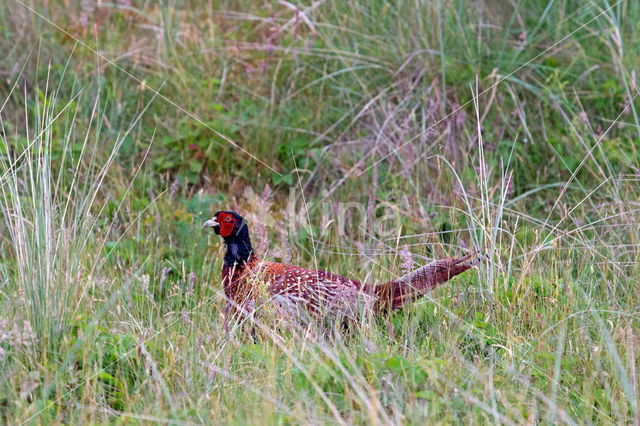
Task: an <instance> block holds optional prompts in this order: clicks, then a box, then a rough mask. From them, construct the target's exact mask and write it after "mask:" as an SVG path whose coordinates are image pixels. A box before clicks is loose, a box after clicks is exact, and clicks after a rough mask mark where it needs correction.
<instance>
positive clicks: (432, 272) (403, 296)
mask: <svg viewBox="0 0 640 426" xmlns="http://www.w3.org/2000/svg"><path fill="white" fill-rule="evenodd" d="M480 260H481V259H480V258H479V257H478V256H477V254H475V253H474V254H468V255H466V256H463V257H447V258H444V259H438V260H435V261H433V262H431V263H429V264H428V265H425V266H423V267H421V268H418V269H416V270H415V271H413V272H409V273H408V274H406V275H403V276H401V277H400V278H397V279H395V280H392V281H389V282H388V283H385V284H382V285H366V292H367V293H369V294H372V295H374V296H376V300H377V302H376V308H377V310H378V311H388V310H395V309H399V308H402V307H403V306H405V305H406V304H407V303H410V302H412V301H414V300H416V299H419V298H420V297H422V296H423V295H424V294H425V293H427V292H429V291H430V290H433V289H434V288H435V287H437V286H438V285H439V284H442V283H445V282H447V281H449V280H450V279H451V278H453V277H455V276H456V275H459V274H461V273H463V272H464V271H466V270H467V269H470V268H472V267H474V266H475V265H477V264H478V263H479V262H480Z"/></svg>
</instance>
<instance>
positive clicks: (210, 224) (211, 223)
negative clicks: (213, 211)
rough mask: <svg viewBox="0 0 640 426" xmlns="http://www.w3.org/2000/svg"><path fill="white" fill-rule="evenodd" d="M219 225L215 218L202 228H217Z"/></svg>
mask: <svg viewBox="0 0 640 426" xmlns="http://www.w3.org/2000/svg"><path fill="white" fill-rule="evenodd" d="M218 225H219V223H218V221H217V220H216V219H215V218H213V219H209V220H207V221H206V222H205V223H203V224H202V227H203V228H215V227H216V226H218Z"/></svg>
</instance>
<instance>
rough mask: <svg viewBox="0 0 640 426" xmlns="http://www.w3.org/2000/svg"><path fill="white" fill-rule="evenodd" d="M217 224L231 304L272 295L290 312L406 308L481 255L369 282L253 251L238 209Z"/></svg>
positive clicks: (248, 306) (246, 304) (350, 313)
mask: <svg viewBox="0 0 640 426" xmlns="http://www.w3.org/2000/svg"><path fill="white" fill-rule="evenodd" d="M207 227H210V228H213V230H214V232H215V233H216V234H218V235H220V236H222V238H224V242H225V243H226V246H227V252H226V254H225V256H224V265H223V267H222V284H223V287H224V292H225V295H226V297H227V309H232V310H233V311H234V312H236V313H240V314H243V315H246V314H251V313H253V311H254V309H255V307H256V301H258V300H259V299H260V298H261V297H263V296H267V298H270V299H271V300H273V302H275V304H276V306H277V307H278V308H280V309H281V310H282V311H283V312H284V313H286V314H287V315H295V314H300V313H301V312H302V313H304V314H305V315H306V314H309V315H310V316H312V317H316V318H325V317H327V316H331V317H335V316H336V315H337V316H342V317H343V318H345V317H351V318H354V317H357V315H358V314H359V313H362V312H366V311H371V312H373V313H380V312H384V311H388V310H394V309H398V308H401V307H402V306H404V305H406V304H407V303H408V302H410V301H413V300H415V299H417V298H419V297H421V296H422V295H424V294H425V293H426V292H428V291H429V290H431V289H433V288H435V287H436V286H437V285H438V284H441V283H444V282H446V281H448V280H449V279H450V278H452V277H454V276H456V275H458V274H461V273H462V272H464V271H466V270H467V269H469V268H471V267H473V266H474V265H476V264H477V263H478V261H479V258H478V257H477V256H475V255H466V256H463V257H459V258H444V259H439V260H436V261H434V262H431V263H429V264H428V265H425V266H423V267H421V268H418V269H417V270H415V271H413V272H410V273H408V274H406V275H403V276H401V277H400V278H397V279H395V280H392V281H389V282H387V283H385V284H379V285H374V284H367V283H361V282H359V281H356V280H352V279H348V278H345V277H342V276H340V275H336V274H332V273H329V272H325V271H316V270H311V269H305V268H300V267H297V266H292V265H285V264H282V263H276V262H270V261H265V260H260V259H259V258H258V257H257V256H256V254H255V253H254V252H253V248H252V246H251V240H250V238H249V229H248V225H247V222H246V221H245V220H244V219H243V218H242V217H241V216H240V215H238V214H237V213H236V212H233V211H219V212H217V213H216V214H215V215H214V216H213V218H212V219H210V220H207V221H206V222H205V223H204V224H203V228H207Z"/></svg>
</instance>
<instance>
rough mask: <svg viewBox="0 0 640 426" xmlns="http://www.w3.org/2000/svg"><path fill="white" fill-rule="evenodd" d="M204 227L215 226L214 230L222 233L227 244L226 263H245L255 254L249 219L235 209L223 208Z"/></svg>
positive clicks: (219, 233)
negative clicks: (250, 236)
mask: <svg viewBox="0 0 640 426" xmlns="http://www.w3.org/2000/svg"><path fill="white" fill-rule="evenodd" d="M202 227H203V228H213V232H215V233H216V234H218V235H220V236H221V237H222V238H223V239H224V242H225V244H226V245H227V253H226V254H225V256H224V261H225V263H226V264H229V265H233V264H236V263H243V262H246V261H248V260H249V258H250V257H251V256H253V255H254V253H253V247H252V246H251V239H250V238H249V226H248V224H247V221H246V220H245V219H244V218H243V217H242V216H240V215H239V214H238V213H236V212H234V211H227V210H222V211H219V212H217V213H216V214H214V215H213V217H212V218H211V219H209V220H207V221H206V222H205V223H203V224H202Z"/></svg>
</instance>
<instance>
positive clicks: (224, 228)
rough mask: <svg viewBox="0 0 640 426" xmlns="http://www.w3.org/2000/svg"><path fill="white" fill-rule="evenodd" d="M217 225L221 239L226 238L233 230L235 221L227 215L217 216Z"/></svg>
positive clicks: (231, 216)
mask: <svg viewBox="0 0 640 426" xmlns="http://www.w3.org/2000/svg"><path fill="white" fill-rule="evenodd" d="M218 224H219V226H220V235H221V236H222V237H225V238H226V237H228V236H229V235H231V233H232V232H233V228H234V227H235V225H236V219H235V218H234V217H233V215H231V214H229V213H224V212H222V213H220V214H218Z"/></svg>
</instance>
